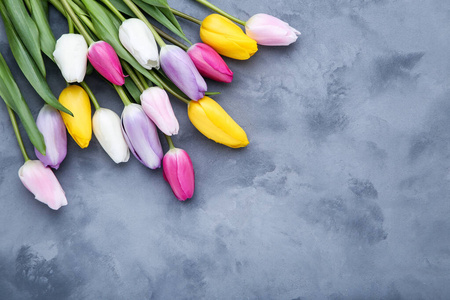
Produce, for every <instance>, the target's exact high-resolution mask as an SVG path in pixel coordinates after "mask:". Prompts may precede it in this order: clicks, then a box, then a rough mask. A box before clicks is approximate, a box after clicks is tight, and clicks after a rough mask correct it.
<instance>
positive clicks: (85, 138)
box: [58, 85, 92, 148]
mask: <svg viewBox="0 0 450 300" xmlns="http://www.w3.org/2000/svg"><path fill="white" fill-rule="evenodd" d="M58 101H59V102H60V103H61V104H62V105H64V106H65V107H67V109H69V110H70V111H71V112H72V113H73V117H72V116H71V115H69V114H66V113H65V112H60V113H61V116H62V119H63V121H64V124H65V125H66V128H67V131H68V132H69V134H70V135H71V136H72V138H73V139H74V140H75V142H76V143H77V144H78V146H80V147H81V148H86V147H87V146H89V142H90V141H91V137H92V121H91V103H90V102H89V96H88V94H87V93H86V91H85V90H84V89H83V88H82V87H80V86H78V85H70V86H68V87H66V88H65V89H64V90H63V91H62V92H61V94H60V95H59V99H58Z"/></svg>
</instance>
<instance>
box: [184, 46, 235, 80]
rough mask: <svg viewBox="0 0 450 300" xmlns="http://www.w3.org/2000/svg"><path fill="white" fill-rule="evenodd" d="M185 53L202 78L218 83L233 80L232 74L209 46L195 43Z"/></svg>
mask: <svg viewBox="0 0 450 300" xmlns="http://www.w3.org/2000/svg"><path fill="white" fill-rule="evenodd" d="M187 53H188V54H189V57H190V58H191V59H192V61H193V62H194V65H195V67H196V68H197V70H198V71H199V72H200V74H201V75H202V76H203V77H207V78H209V79H212V80H215V81H219V82H231V81H232V80H233V72H232V71H231V70H230V69H229V68H228V66H227V64H226V63H225V61H224V60H223V59H222V57H221V56H220V55H219V54H218V53H217V52H216V50H214V49H213V48H212V47H211V46H208V45H206V44H203V43H196V44H194V45H192V46H191V47H190V48H189V49H188V51H187Z"/></svg>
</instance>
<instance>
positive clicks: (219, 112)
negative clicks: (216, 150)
mask: <svg viewBox="0 0 450 300" xmlns="http://www.w3.org/2000/svg"><path fill="white" fill-rule="evenodd" d="M188 116H189V120H191V122H192V124H193V125H194V126H195V127H196V128H197V129H198V130H199V131H200V132H201V133H203V135H205V136H206V137H207V138H209V139H211V140H213V141H215V142H216V143H219V144H224V145H226V146H228V147H231V148H241V147H245V146H247V145H248V144H249V141H248V139H247V134H246V133H245V131H244V130H243V129H242V128H241V127H240V126H239V125H238V124H237V123H236V122H235V121H234V120H233V119H232V118H231V117H230V116H229V115H228V114H227V112H226V111H225V110H224V109H223V108H222V106H220V105H219V104H218V103H217V102H216V101H214V100H213V99H211V98H209V97H206V96H205V97H203V98H202V99H200V100H199V101H191V102H189V105H188Z"/></svg>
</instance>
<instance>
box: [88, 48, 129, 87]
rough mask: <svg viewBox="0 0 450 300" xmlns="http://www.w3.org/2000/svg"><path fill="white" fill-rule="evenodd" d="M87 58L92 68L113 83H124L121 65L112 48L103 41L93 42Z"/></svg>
mask: <svg viewBox="0 0 450 300" xmlns="http://www.w3.org/2000/svg"><path fill="white" fill-rule="evenodd" d="M88 58H89V61H90V62H91V64H92V66H93V67H94V69H96V70H97V72H99V73H100V75H102V76H103V77H105V78H106V79H107V80H108V81H109V82H111V83H112V84H115V85H123V84H124V83H125V78H124V77H125V75H123V71H122V66H121V65H120V61H119V57H118V56H117V53H116V52H115V51H114V48H113V47H112V46H111V45H110V44H108V43H107V42H104V41H99V42H95V43H93V44H92V45H91V46H90V47H89V50H88Z"/></svg>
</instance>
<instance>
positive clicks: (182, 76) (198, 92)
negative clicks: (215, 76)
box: [160, 45, 207, 100]
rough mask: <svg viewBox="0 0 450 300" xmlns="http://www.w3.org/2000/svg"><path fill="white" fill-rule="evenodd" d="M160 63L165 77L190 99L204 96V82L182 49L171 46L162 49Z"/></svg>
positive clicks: (205, 87)
mask: <svg viewBox="0 0 450 300" xmlns="http://www.w3.org/2000/svg"><path fill="white" fill-rule="evenodd" d="M160 61H161V68H162V69H163V71H164V72H165V73H166V75H167V77H169V78H170V80H172V82H173V83H174V84H175V85H176V86H177V87H178V88H179V89H180V90H181V91H183V93H185V94H186V95H187V96H188V97H189V98H190V99H192V100H199V99H201V98H203V97H204V96H205V92H206V90H207V86H206V82H205V80H204V79H203V77H202V76H201V75H200V73H199V72H198V70H197V68H196V67H195V65H194V63H193V62H192V60H191V58H190V57H189V55H188V54H187V53H186V52H185V51H184V50H183V49H181V48H180V47H177V46H173V45H167V46H164V47H162V48H161V52H160Z"/></svg>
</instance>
